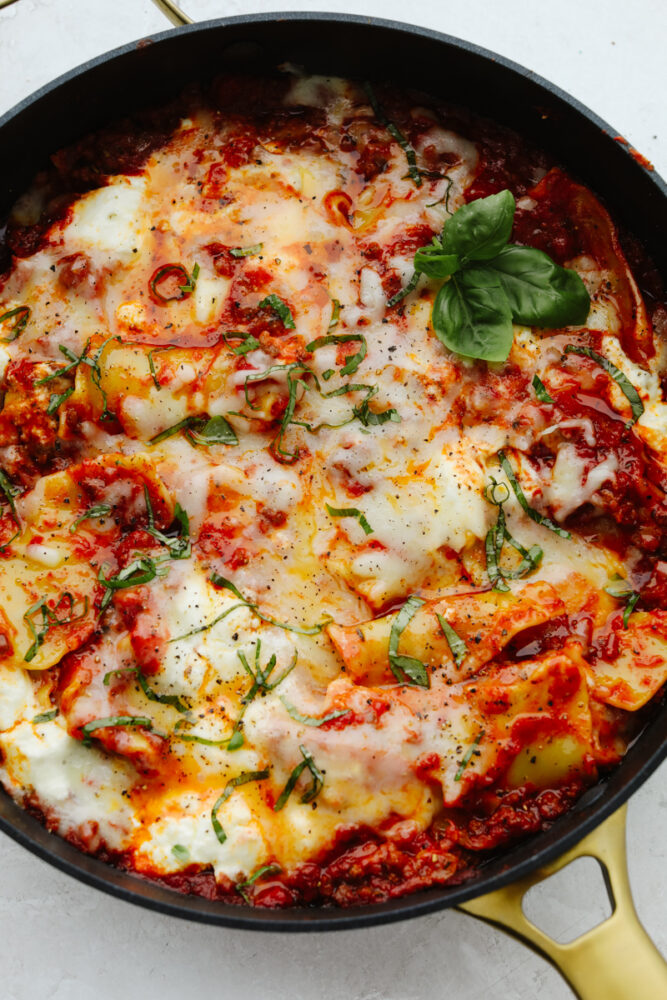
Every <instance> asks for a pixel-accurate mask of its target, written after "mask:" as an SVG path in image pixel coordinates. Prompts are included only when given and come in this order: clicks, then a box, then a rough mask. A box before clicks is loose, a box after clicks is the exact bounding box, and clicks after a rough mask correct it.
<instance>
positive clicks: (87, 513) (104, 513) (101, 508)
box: [69, 503, 113, 535]
mask: <svg viewBox="0 0 667 1000" xmlns="http://www.w3.org/2000/svg"><path fill="white" fill-rule="evenodd" d="M112 510H113V508H112V506H111V504H110V503H97V504H93V506H92V507H89V508H88V510H84V512H83V514H80V515H79V517H77V519H76V521H74V523H73V524H71V525H70V528H69V530H70V534H72V535H73V534H74V532H75V531H76V529H77V528H78V527H79V525H80V524H81V523H82V522H83V521H89V520H93V519H94V518H96V517H108V515H109V514H110V513H111V511H112Z"/></svg>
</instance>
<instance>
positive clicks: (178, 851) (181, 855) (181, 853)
mask: <svg viewBox="0 0 667 1000" xmlns="http://www.w3.org/2000/svg"><path fill="white" fill-rule="evenodd" d="M171 853H172V854H173V855H174V857H175V858H176V860H177V861H182V862H183V863H185V862H186V861H189V860H190V852H189V850H188V849H187V847H183V844H174V846H173V847H172V849H171Z"/></svg>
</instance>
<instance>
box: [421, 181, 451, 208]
mask: <svg viewBox="0 0 667 1000" xmlns="http://www.w3.org/2000/svg"><path fill="white" fill-rule="evenodd" d="M442 179H443V181H447V190H446V191H445V193H444V194H443V196H442V198H438V200H437V201H431V202H429V203H428V204H427V206H426V207H427V208H435V206H436V205H442V203H443V201H444V203H445V211H446V212H449V195H450V193H451V190H452V185H453V184H454V181H453V180H452V178H451V177H449V176H448V175H447V174H445V176H444V177H443V178H442ZM450 215H451V212H450Z"/></svg>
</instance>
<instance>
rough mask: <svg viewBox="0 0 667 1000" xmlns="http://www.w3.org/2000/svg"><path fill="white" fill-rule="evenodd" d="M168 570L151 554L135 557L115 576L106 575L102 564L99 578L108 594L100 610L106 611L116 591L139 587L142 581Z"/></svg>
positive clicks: (161, 574) (102, 601)
mask: <svg viewBox="0 0 667 1000" xmlns="http://www.w3.org/2000/svg"><path fill="white" fill-rule="evenodd" d="M166 572H167V568H166V566H162V565H161V564H160V562H159V561H158V560H156V559H152V558H151V557H150V556H140V557H139V558H137V559H134V560H133V561H132V562H131V563H130V564H129V565H128V566H126V567H125V568H124V569H121V570H120V571H119V572H118V573H116V575H115V576H109V577H107V576H105V575H104V566H101V567H100V571H99V573H98V574H97V579H98V581H99V582H100V583H101V584H102V586H103V587H104V588H105V589H106V594H105V595H104V597H103V598H102V600H101V602H100V611H104V610H105V608H107V607H108V605H109V604H110V603H111V598H112V597H113V594H114V591H116V590H127V589H128V587H139V586H140V585H141V584H142V583H150V582H151V580H154V579H155V578H156V577H157V576H164V575H165V573H166Z"/></svg>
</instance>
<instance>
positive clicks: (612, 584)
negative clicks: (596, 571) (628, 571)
mask: <svg viewBox="0 0 667 1000" xmlns="http://www.w3.org/2000/svg"><path fill="white" fill-rule="evenodd" d="M603 589H604V591H605V593H606V594H609V596H610V597H613V598H615V600H617V601H622V600H623V599H624V598H626V597H627V598H628V600H627V603H626V605H625V609H624V611H623V628H625V629H627V627H628V621H629V620H630V615H631V614H632V612H633V611H634V610H635V606H636V604H637V601H638V600H639V598H640V594H639V592H638V591H637V590H633V589H632V587H631V585H630V583H629V582H628V581H627V580H626V579H624V577H622V576H619V574H618V573H614V575H613V576H612V577H611V578H610V580H609V583H608V584H607V586H606V587H604V588H603Z"/></svg>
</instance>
